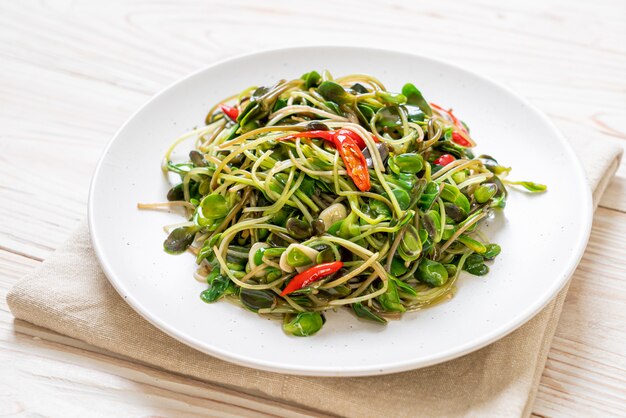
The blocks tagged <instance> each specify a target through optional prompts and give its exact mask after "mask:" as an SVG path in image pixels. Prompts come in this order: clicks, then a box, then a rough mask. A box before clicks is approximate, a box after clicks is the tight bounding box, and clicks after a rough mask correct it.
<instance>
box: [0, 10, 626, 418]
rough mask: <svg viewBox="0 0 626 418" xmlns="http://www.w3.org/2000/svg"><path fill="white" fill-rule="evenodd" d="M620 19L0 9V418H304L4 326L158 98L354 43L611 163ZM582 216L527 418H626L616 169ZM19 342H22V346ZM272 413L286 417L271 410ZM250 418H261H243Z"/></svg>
mask: <svg viewBox="0 0 626 418" xmlns="http://www.w3.org/2000/svg"><path fill="white" fill-rule="evenodd" d="M625 39H626V2H624V1H623V0H597V1H594V2H584V1H573V2H572V1H567V2H566V1H565V0H542V1H540V0H528V1H524V2H496V1H495V0H471V1H467V2H455V1H439V2H426V1H416V2H403V1H400V0H397V1H389V2H384V3H383V2H380V1H356V0H349V1H342V2H330V1H326V0H318V1H316V2H311V3H303V2H293V1H287V0H284V1H278V0H272V1H264V2H255V1H253V0H230V1H215V0H211V1H187V0H185V1H174V0H158V1H152V2H150V1H145V0H142V1H129V2H124V1H112V2H95V1H91V2H90V1H62V0H61V1H11V0H5V1H3V2H0V363H1V364H2V365H3V368H2V373H0V415H3V414H22V415H34V414H40V415H44V416H47V415H54V416H78V415H81V416H85V415H102V416H110V415H115V416H118V415H124V416H138V415H144V416H151V415H159V416H199V415H206V414H210V415H222V416H228V415H230V416H238V415H250V416H253V415H254V414H255V413H257V412H258V413H257V415H256V416H267V415H285V414H292V415H294V416H296V415H298V414H305V415H306V414H310V413H312V412H311V411H301V410H295V409H293V408H289V407H287V406H280V405H277V404H273V403H271V402H268V401H265V400H260V399H253V398H249V399H246V402H247V403H246V405H247V406H246V407H244V408H242V407H240V406H236V405H235V401H234V400H235V398H236V397H237V394H234V393H232V392H228V391H225V390H224V389H221V388H213V387H209V386H208V385H206V384H203V383H200V382H196V381H193V380H190V379H186V378H183V377H180V376H175V375H172V374H169V373H166V372H163V371H158V370H154V369H151V368H149V367H147V366H145V365H138V364H134V363H132V362H129V361H128V360H126V359H120V358H114V357H111V356H109V355H108V354H106V353H101V352H97V350H94V349H93V347H87V346H84V345H80V344H79V343H78V342H75V341H70V340H69V339H64V337H61V336H54V335H49V333H46V331H44V330H38V329H35V328H33V327H32V326H30V325H28V324H23V323H19V324H18V323H14V322H13V319H12V317H11V315H10V313H9V312H8V309H7V307H6V303H5V301H4V300H5V298H4V296H5V295H6V293H7V291H8V289H9V288H10V287H11V286H12V284H13V283H15V281H16V280H18V279H19V278H20V277H21V276H22V275H23V274H25V273H26V272H28V271H31V270H32V269H33V268H35V267H36V266H37V265H38V264H39V263H40V262H41V261H42V260H44V259H46V258H47V257H48V256H49V255H50V254H51V253H52V252H53V251H54V249H55V248H57V247H58V246H59V245H60V244H61V243H62V242H63V241H64V240H65V239H66V237H67V236H68V234H69V233H70V231H71V230H72V229H73V228H74V226H75V225H76V224H77V223H78V221H79V220H80V219H81V218H83V217H84V216H85V209H86V199H87V191H88V187H89V180H90V177H91V172H92V170H93V169H94V167H95V164H96V162H97V159H98V158H99V155H100V153H101V151H102V149H103V147H104V145H105V144H106V142H107V141H108V140H109V139H110V138H111V136H112V135H113V134H114V132H115V131H116V130H117V129H118V127H119V126H120V125H121V124H122V123H123V122H124V120H125V119H126V118H127V117H128V116H129V115H130V114H131V113H132V112H133V111H134V110H135V109H136V108H137V107H139V106H140V105H141V104H142V103H143V102H144V101H145V100H147V99H148V98H149V97H150V96H151V95H152V94H154V93H155V92H156V91H158V90H160V89H161V88H163V87H164V86H166V85H167V84H169V83H170V82H172V81H174V80H175V79H177V78H180V77H182V76H184V75H185V74H187V73H189V72H191V71H193V70H195V69H197V68H198V67H200V66H203V65H206V64H209V63H211V62H214V61H216V60H219V59H222V58H225V57H227V56H231V55H234V54H238V53H243V52H252V51H254V50H257V49H260V48H268V47H277V46H286V45H300V44H311V43H321V44H324V43H326V44H336V43H342V44H352V45H367V46H379V47H385V48H394V49H404V50H409V51H414V52H419V53H422V54H425V55H429V56H433V57H437V58H441V59H445V60H449V61H453V62H456V63H457V64H460V65H462V66H464V67H467V68H468V69H471V70H473V71H477V72H480V73H484V74H486V75H488V76H492V77H494V78H496V79H498V80H499V81H501V82H503V83H505V84H508V85H509V86H511V87H512V88H513V89H514V90H516V91H518V92H520V93H521V94H522V95H523V96H525V97H527V98H528V99H529V100H530V101H531V102H532V103H533V104H535V105H536V106H538V107H539V108H540V109H541V110H543V111H545V112H546V113H547V114H548V115H549V116H550V117H551V118H552V120H553V121H554V122H555V123H556V124H557V125H558V126H559V128H560V129H561V130H562V131H563V132H564V133H565V134H566V136H567V135H582V136H584V137H586V138H589V140H590V141H593V140H594V139H596V138H601V137H604V138H612V139H614V140H615V141H618V142H619V143H621V144H622V146H626V83H625V81H626V80H625V77H624V76H625V74H626V45H625V43H624V40H625ZM601 206H602V207H601V208H600V209H599V211H598V212H597V214H596V216H595V223H594V231H593V234H592V238H591V241H590V244H589V248H588V250H587V253H586V254H585V257H584V259H583V262H582V263H581V266H580V269H581V270H582V271H585V272H587V273H591V275H588V276H587V277H595V278H597V279H595V280H593V281H589V280H588V281H583V280H581V279H579V278H577V277H575V278H574V281H573V283H572V286H571V289H570V293H569V295H568V299H567V301H566V305H565V308H564V311H563V316H562V318H561V322H560V324H559V328H558V330H557V334H556V337H555V340H554V343H553V346H552V349H551V351H550V356H549V359H548V364H547V366H546V369H545V371H544V374H543V377H542V381H541V386H540V391H539V394H538V396H537V400H536V404H535V407H534V413H535V414H536V415H537V416H599V415H603V416H604V415H615V416H625V415H626V408H625V405H626V381H625V376H626V335H625V334H626V331H625V327H624V324H625V323H626V311H625V309H624V300H626V280H624V279H626V265H625V260H626V164H622V166H621V167H620V169H619V171H618V177H617V178H616V179H615V180H614V181H613V182H612V183H611V185H610V187H609V190H608V192H607V194H606V195H605V197H604V198H603V200H602V202H601ZM31 335H37V337H32V336H31ZM285 408H286V409H285ZM259 411H263V412H259Z"/></svg>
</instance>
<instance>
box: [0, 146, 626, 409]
mask: <svg viewBox="0 0 626 418" xmlns="http://www.w3.org/2000/svg"><path fill="white" fill-rule="evenodd" d="M572 145H573V146H574V148H575V150H576V152H577V153H578V155H580V156H581V159H582V160H583V163H584V166H585V170H586V172H587V176H588V179H589V184H590V185H591V187H592V189H593V190H594V199H595V203H596V205H597V202H598V199H599V198H600V196H601V195H602V192H603V191H604V190H605V188H606V186H607V184H608V181H609V179H610V178H611V177H612V175H613V174H614V173H615V170H616V168H617V166H618V164H619V159H620V156H621V148H619V147H617V146H616V145H613V144H610V143H604V142H603V141H594V142H585V141H583V140H578V141H572ZM585 274H586V273H585V272H584V271H580V270H579V271H577V272H576V275H577V276H578V278H579V279H583V278H584V276H585ZM566 292H567V289H564V290H563V291H562V292H561V293H560V294H559V295H558V296H557V297H556V298H555V299H554V300H553V301H552V302H551V303H550V304H549V305H548V306H547V307H546V308H545V309H544V310H543V311H541V312H540V313H539V314H538V315H537V316H535V317H534V318H533V319H532V320H531V321H529V322H528V323H526V324H525V325H524V326H522V327H521V328H519V329H518V330H516V331H515V332H513V333H511V334H510V335H508V336H506V337H505V338H502V339H501V340H499V341H497V342H495V343H493V344H491V345H489V346H487V347H485V348H483V349H481V350H479V351H477V352H474V353H472V354H469V355H466V356H464V357H461V358H459V359H456V360H452V361H449V362H446V363H443V364H440V365H437V366H432V367H428V368H424V369H420V370H414V371H409V372H403V373H397V374H392V375H386V376H376V377H360V378H332V377H328V378H316V377H300V376H285V375H281V374H276V373H270V372H264V371H259V370H254V369H249V368H245V367H241V366H237V365H234V364H231V363H227V362H224V361H222V360H218V359H216V358H213V357H210V356H208V355H206V354H203V353H200V352H198V351H196V350H194V349H192V348H189V347H187V346H186V345H184V344H181V343H180V342H178V341H176V340H174V339H172V338H171V337H169V336H167V335H165V334H164V333H162V332H161V331H159V330H157V329H156V328H154V327H153V326H152V325H150V324H149V323H148V322H147V321H145V320H144V319H143V318H141V317H140V316H139V315H138V314H137V313H135V311H133V310H132V309H131V308H130V306H129V305H127V304H126V303H125V302H124V301H123V300H122V298H120V296H119V295H118V294H117V293H116V291H115V290H114V289H113V287H112V286H111V285H110V284H109V282H108V281H107V279H106V277H105V276H104V274H103V273H102V271H101V270H100V267H99V265H98V262H97V260H96V256H95V254H94V251H93V250H92V248H91V246H90V242H89V232H88V229H87V226H86V224H82V225H81V226H80V228H78V230H77V231H76V232H75V233H74V234H73V235H72V237H71V238H70V239H69V241H68V242H67V243H66V244H65V245H64V246H63V247H62V248H60V249H59V250H57V251H56V253H55V254H54V255H53V256H51V257H50V259H48V260H46V261H45V262H44V263H43V265H42V266H41V268H39V269H38V270H37V271H35V272H33V273H31V274H29V275H28V276H27V277H25V278H24V279H23V280H21V281H20V282H19V283H17V285H16V286H15V287H14V288H13V289H12V290H11V292H10V293H9V295H8V297H7V301H8V304H9V307H10V309H11V311H12V312H13V314H14V315H15V317H16V318H19V319H22V320H25V321H29V322H31V323H33V324H35V325H38V326H42V327H46V328H49V329H51V330H54V331H56V332H58V333H61V334H65V335H68V336H71V337H73V338H76V339H79V340H83V341H85V342H87V343H89V344H92V345H94V346H97V347H100V348H104V349H106V350H109V351H112V352H115V353H118V354H122V355H124V356H127V357H130V358H133V359H136V360H140V361H142V362H144V363H148V364H152V365H155V366H157V367H159V368H162V369H166V370H170V371H173V372H177V373H180V374H183V375H188V376H192V377H194V378H196V379H201V380H206V381H209V382H211V383H213V384H216V385H221V386H224V387H228V388H231V389H236V390H238V391H242V392H245V393H247V394H252V395H256V396H261V397H265V398H269V399H273V400H277V401H280V402H284V403H288V404H291V405H298V406H303V407H307V408H312V409H314V410H316V411H319V412H321V413H326V414H339V415H346V416H430V417H435V416H445V417H456V416H477V417H502V416H506V417H513V416H526V415H529V414H530V408H531V407H532V403H533V401H534V395H535V393H536V391H537V386H538V384H539V379H540V377H541V373H542V370H543V367H544V365H545V361H546V358H547V353H548V350H549V348H550V342H551V340H552V337H553V335H554V331H555V329H556V326H557V323H558V318H559V315H560V313H561V308H562V306H563V301H564V299H565V294H566Z"/></svg>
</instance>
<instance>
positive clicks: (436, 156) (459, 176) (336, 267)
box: [139, 71, 546, 336]
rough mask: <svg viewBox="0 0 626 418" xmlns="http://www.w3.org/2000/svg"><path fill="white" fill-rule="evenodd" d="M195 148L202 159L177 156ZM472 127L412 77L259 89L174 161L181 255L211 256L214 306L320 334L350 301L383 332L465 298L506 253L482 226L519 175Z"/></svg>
mask: <svg viewBox="0 0 626 418" xmlns="http://www.w3.org/2000/svg"><path fill="white" fill-rule="evenodd" d="M188 139H195V146H194V149H193V150H192V151H191V152H190V153H189V160H188V161H184V162H173V161H171V154H172V152H173V150H174V149H175V148H176V147H177V146H178V145H180V144H181V143H183V142H184V141H185V140H188ZM474 145H475V143H474V141H473V139H472V138H471V136H470V132H469V128H468V127H467V125H465V123H463V122H462V121H460V120H459V119H458V118H457V117H456V115H455V114H454V113H453V112H452V111H451V110H449V109H446V108H443V107H441V106H438V105H436V104H434V103H429V102H427V101H426V100H425V99H424V97H423V96H422V94H421V92H420V91H419V90H418V89H417V88H416V87H415V86H414V85H412V84H406V85H405V86H404V87H403V88H402V91H401V92H400V93H394V92H390V91H387V90H386V88H385V87H384V86H383V84H382V83H381V82H380V81H378V80H377V79H375V78H374V77H371V76H368V75H363V74H353V75H348V76H345V77H341V78H338V79H333V78H332V76H331V75H330V73H328V72H324V73H323V74H321V75H320V74H319V73H317V72H315V71H312V72H310V73H307V74H305V75H303V76H302V78H300V79H297V80H291V81H285V80H281V81H279V82H277V83H276V84H275V85H273V86H271V87H250V88H248V89H246V90H244V91H242V92H241V93H239V94H238V95H234V96H232V97H229V98H227V99H225V100H224V101H223V102H221V103H219V104H216V105H215V106H214V107H213V108H211V109H210V111H209V113H208V115H207V117H206V126H204V127H201V128H198V129H195V130H193V131H191V132H189V133H187V134H185V135H183V136H182V137H180V138H179V139H177V140H176V141H175V142H174V143H173V144H172V146H171V147H170V149H168V150H167V152H166V154H165V158H164V160H163V167H162V168H163V170H164V172H165V173H175V174H177V175H179V176H180V180H181V181H180V183H178V184H176V185H175V186H174V187H172V188H171V190H170V191H169V193H168V194H167V199H168V202H167V203H160V204H143V205H142V204H140V205H139V206H140V208H161V207H167V208H169V207H171V206H179V207H181V208H182V209H183V210H185V211H186V212H187V222H185V223H180V224H177V225H174V226H172V227H170V228H166V230H167V231H168V232H169V236H168V237H167V239H166V240H165V242H164V247H165V250H166V251H167V252H169V253H182V252H184V251H191V252H192V253H193V254H195V255H196V261H197V264H198V269H197V272H196V274H195V276H196V279H198V280H200V281H202V282H206V283H208V288H207V289H206V290H205V291H203V292H202V294H201V295H200V297H201V298H202V300H203V301H205V302H208V303H212V302H215V301H217V300H220V299H227V300H230V301H233V302H235V303H237V304H239V305H241V306H243V307H245V308H247V309H249V310H251V311H253V312H257V313H258V314H260V315H265V316H269V317H273V318H278V319H282V320H283V329H284V330H285V332H287V333H288V334H291V335H296V336H307V335H312V334H314V333H316V332H317V331H319V330H320V328H321V327H322V325H323V324H324V322H325V318H324V312H325V311H327V310H330V309H337V308H340V307H345V308H347V309H349V310H351V311H352V312H353V313H354V314H355V315H356V316H358V317H360V318H363V319H365V320H369V321H373V322H375V323H381V324H384V323H386V322H387V319H389V318H397V317H399V316H400V315H401V314H402V313H404V312H407V311H415V310H418V309H421V308H423V307H426V306H429V305H432V304H435V303H437V302H439V301H442V300H444V299H446V298H449V297H451V295H452V293H453V290H454V288H455V282H456V281H457V280H458V278H459V274H460V272H461V270H465V271H467V272H469V273H471V274H474V275H484V274H487V272H488V271H489V267H488V265H487V264H486V262H488V261H490V260H493V259H494V258H495V257H496V256H497V255H498V254H499V253H500V247H499V246H498V245H497V244H494V243H489V242H488V241H487V239H486V237H485V235H484V234H482V233H481V232H480V230H479V224H480V222H481V220H483V219H484V218H486V217H488V216H489V215H490V214H491V212H492V211H493V210H494V209H502V208H504V206H505V202H506V197H507V189H506V187H505V184H507V183H508V184H511V185H520V186H522V187H524V188H525V189H526V190H528V191H530V192H541V191H544V190H545V189H546V187H545V186H543V185H539V184H535V183H531V182H508V181H507V180H505V177H506V175H507V174H508V172H509V171H510V168H507V167H504V166H502V165H500V164H498V162H497V161H496V160H495V159H493V158H492V157H489V156H487V155H481V156H479V157H475V156H474V154H473V152H472V148H473V147H474Z"/></svg>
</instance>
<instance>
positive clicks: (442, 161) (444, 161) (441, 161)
mask: <svg viewBox="0 0 626 418" xmlns="http://www.w3.org/2000/svg"><path fill="white" fill-rule="evenodd" d="M454 160H456V158H454V157H453V156H452V155H450V154H443V155H442V156H441V157H439V158H437V159H436V160H435V161H433V162H434V163H435V164H437V165H448V164H450V163H451V162H452V161H454Z"/></svg>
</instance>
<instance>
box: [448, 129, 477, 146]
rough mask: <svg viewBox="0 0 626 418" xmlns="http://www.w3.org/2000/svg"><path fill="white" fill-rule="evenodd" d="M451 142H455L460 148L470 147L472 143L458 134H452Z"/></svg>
mask: <svg viewBox="0 0 626 418" xmlns="http://www.w3.org/2000/svg"><path fill="white" fill-rule="evenodd" d="M452 141H453V142H456V143H457V144H459V145H460V146H462V147H471V146H472V143H471V142H469V141H468V140H467V139H465V137H464V136H463V135H461V134H460V133H458V132H452Z"/></svg>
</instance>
